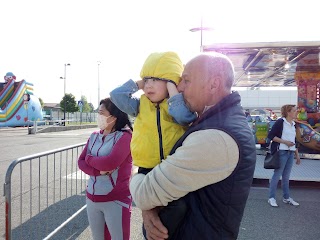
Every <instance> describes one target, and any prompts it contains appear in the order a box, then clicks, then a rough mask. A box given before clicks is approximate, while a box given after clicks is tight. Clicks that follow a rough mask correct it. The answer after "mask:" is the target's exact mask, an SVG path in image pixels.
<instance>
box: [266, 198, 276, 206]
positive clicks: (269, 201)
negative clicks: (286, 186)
mask: <svg viewBox="0 0 320 240" xmlns="http://www.w3.org/2000/svg"><path fill="white" fill-rule="evenodd" d="M268 203H269V204H270V205H271V207H278V204H277V201H276V199H274V198H269V200H268Z"/></svg>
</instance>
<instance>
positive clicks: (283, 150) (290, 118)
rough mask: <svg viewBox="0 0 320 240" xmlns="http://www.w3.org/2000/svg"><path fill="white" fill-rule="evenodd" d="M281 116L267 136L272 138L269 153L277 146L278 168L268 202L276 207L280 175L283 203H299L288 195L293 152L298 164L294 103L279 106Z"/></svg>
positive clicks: (273, 177)
mask: <svg viewBox="0 0 320 240" xmlns="http://www.w3.org/2000/svg"><path fill="white" fill-rule="evenodd" d="M281 115H282V118H279V119H278V120H277V121H276V122H275V124H274V125H273V127H272V128H271V131H270V132H269V134H268V138H269V139H271V140H272V144H271V153H272V154H273V153H274V152H275V151H276V150H277V148H279V151H280V152H279V157H280V159H279V160H280V168H279V169H275V170H274V173H273V176H272V179H271V182H270V189H269V200H268V203H269V204H270V205H271V206H272V207H278V204H277V201H276V191H277V186H278V182H279V180H280V177H281V176H282V180H281V186H282V191H283V199H282V201H283V202H284V203H287V204H290V205H293V206H299V203H297V202H296V201H294V200H293V199H292V198H291V197H290V191H289V178H290V173H291V169H292V166H293V159H294V154H295V155H296V164H300V157H299V152H298V149H297V148H296V144H295V138H296V128H295V122H294V119H296V117H297V108H296V106H295V105H290V104H288V105H284V106H282V107H281Z"/></svg>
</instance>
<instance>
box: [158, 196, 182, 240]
mask: <svg viewBox="0 0 320 240" xmlns="http://www.w3.org/2000/svg"><path fill="white" fill-rule="evenodd" d="M186 213H187V204H186V202H185V201H184V199H182V198H180V199H178V200H176V201H173V202H170V203H169V204H168V206H166V207H164V208H162V209H161V210H160V212H159V217H160V219H161V222H162V224H163V225H164V226H165V227H166V228H167V229H168V232H169V238H168V239H171V238H172V236H173V235H174V233H175V230H176V229H177V228H178V227H179V226H180V224H181V222H182V220H183V218H184V217H185V215H186Z"/></svg>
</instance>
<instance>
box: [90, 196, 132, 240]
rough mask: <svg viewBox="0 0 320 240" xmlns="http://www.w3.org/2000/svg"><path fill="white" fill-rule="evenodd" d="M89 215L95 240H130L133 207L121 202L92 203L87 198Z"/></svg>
mask: <svg viewBox="0 0 320 240" xmlns="http://www.w3.org/2000/svg"><path fill="white" fill-rule="evenodd" d="M87 214H88V220H89V225H90V228H91V232H92V237H93V239H94V240H104V239H112V240H129V239H130V217H131V206H129V205H127V204H124V203H121V202H119V201H115V202H92V201H91V200H90V199H88V198H87ZM105 231H106V232H105Z"/></svg>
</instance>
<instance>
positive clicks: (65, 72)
mask: <svg viewBox="0 0 320 240" xmlns="http://www.w3.org/2000/svg"><path fill="white" fill-rule="evenodd" d="M70 65H71V64H70V63H65V64H64V78H63V79H64V109H63V110H64V111H63V120H64V124H63V125H64V126H65V125H66V108H67V101H66V78H67V66H70Z"/></svg>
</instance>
